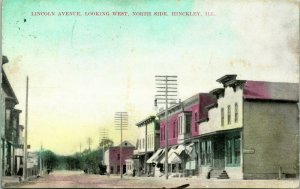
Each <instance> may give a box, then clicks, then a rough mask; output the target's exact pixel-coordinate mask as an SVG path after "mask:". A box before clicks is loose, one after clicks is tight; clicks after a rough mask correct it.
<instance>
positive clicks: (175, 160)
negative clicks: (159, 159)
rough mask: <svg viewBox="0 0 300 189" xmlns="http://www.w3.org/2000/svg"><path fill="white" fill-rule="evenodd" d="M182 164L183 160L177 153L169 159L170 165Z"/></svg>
mask: <svg viewBox="0 0 300 189" xmlns="http://www.w3.org/2000/svg"><path fill="white" fill-rule="evenodd" d="M178 163H182V161H181V158H180V157H179V156H178V155H177V153H176V152H173V153H172V154H171V155H170V157H169V158H168V164H178Z"/></svg>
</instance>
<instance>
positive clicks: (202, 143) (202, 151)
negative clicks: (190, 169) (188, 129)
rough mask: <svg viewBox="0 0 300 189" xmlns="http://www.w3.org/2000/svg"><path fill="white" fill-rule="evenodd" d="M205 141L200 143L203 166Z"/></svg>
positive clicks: (202, 163)
mask: <svg viewBox="0 0 300 189" xmlns="http://www.w3.org/2000/svg"><path fill="white" fill-rule="evenodd" d="M205 150H206V148H205V141H202V142H201V151H200V152H201V156H200V157H201V165H205Z"/></svg>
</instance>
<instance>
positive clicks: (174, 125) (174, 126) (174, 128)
mask: <svg viewBox="0 0 300 189" xmlns="http://www.w3.org/2000/svg"><path fill="white" fill-rule="evenodd" d="M175 123H176V121H174V122H173V138H175V134H176V133H175V130H176V124H175Z"/></svg>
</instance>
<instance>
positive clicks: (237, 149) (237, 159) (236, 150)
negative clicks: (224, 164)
mask: <svg viewBox="0 0 300 189" xmlns="http://www.w3.org/2000/svg"><path fill="white" fill-rule="evenodd" d="M240 143H241V142H240V138H235V139H234V157H235V159H234V163H235V164H237V165H239V164H240V153H241V152H240Z"/></svg>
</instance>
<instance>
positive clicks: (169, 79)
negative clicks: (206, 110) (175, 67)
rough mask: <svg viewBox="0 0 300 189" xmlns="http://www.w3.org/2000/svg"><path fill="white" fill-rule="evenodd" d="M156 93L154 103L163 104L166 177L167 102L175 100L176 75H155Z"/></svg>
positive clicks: (166, 171)
mask: <svg viewBox="0 0 300 189" xmlns="http://www.w3.org/2000/svg"><path fill="white" fill-rule="evenodd" d="M155 81H156V85H157V86H156V88H157V95H156V96H155V105H157V104H165V106H166V107H165V108H166V110H165V122H166V125H165V175H166V179H168V134H169V123H168V122H169V121H168V103H170V101H174V100H175V101H176V100H177V98H176V97H177V76H171V75H156V76H155Z"/></svg>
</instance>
